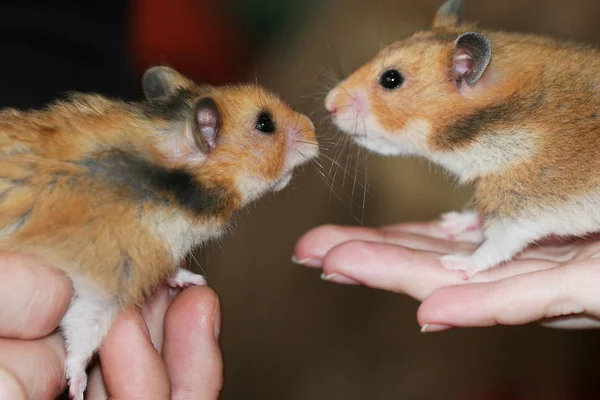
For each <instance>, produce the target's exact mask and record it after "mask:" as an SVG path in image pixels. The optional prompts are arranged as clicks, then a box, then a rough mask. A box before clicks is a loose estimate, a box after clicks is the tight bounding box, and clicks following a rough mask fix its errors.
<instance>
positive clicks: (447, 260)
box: [440, 254, 486, 280]
mask: <svg viewBox="0 0 600 400" xmlns="http://www.w3.org/2000/svg"><path fill="white" fill-rule="evenodd" d="M440 262H441V263H442V267H444V268H446V269H448V270H451V271H464V273H465V280H468V279H471V278H472V277H473V276H475V274H477V273H478V272H481V271H483V270H485V269H486V268H481V267H480V266H479V265H477V264H475V263H474V262H473V259H472V257H471V256H470V255H465V254H448V255H445V256H442V257H440Z"/></svg>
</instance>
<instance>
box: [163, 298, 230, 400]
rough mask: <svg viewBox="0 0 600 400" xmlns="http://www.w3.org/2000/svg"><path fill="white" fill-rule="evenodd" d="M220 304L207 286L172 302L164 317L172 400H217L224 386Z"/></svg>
mask: <svg viewBox="0 0 600 400" xmlns="http://www.w3.org/2000/svg"><path fill="white" fill-rule="evenodd" d="M220 321H221V316H220V309H219V300H218V298H217V295H216V294H215V292H214V291H213V290H211V289H210V288H208V287H206V286H199V287H191V288H189V289H186V290H184V291H183V292H182V293H181V294H180V295H179V296H177V297H176V298H175V300H174V301H173V304H171V306H170V307H169V310H168V311H167V315H166V317H165V341H164V345H163V357H164V360H165V363H166V365H167V370H168V372H169V377H170V378H171V385H172V391H173V399H178V400H184V399H205V400H210V399H217V398H218V396H219V392H220V391H221V387H222V385H223V361H222V356H221V349H220V348H219V343H218V336H219V331H220V329H221V327H220Z"/></svg>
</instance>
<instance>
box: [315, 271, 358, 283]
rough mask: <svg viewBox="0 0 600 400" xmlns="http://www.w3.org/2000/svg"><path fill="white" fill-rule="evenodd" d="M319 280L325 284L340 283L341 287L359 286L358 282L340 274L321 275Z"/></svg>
mask: <svg viewBox="0 0 600 400" xmlns="http://www.w3.org/2000/svg"><path fill="white" fill-rule="evenodd" d="M321 279H322V280H324V281H326V282H335V283H340V284H342V285H360V283H359V282H357V281H355V280H354V279H350V278H347V277H345V276H343V275H340V274H329V275H328V274H324V273H323V274H321Z"/></svg>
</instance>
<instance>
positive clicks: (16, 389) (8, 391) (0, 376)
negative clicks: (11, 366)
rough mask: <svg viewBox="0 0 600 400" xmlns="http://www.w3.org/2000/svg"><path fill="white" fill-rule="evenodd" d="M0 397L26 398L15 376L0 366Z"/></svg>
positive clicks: (22, 399) (15, 399)
mask: <svg viewBox="0 0 600 400" xmlns="http://www.w3.org/2000/svg"><path fill="white" fill-rule="evenodd" d="M0 399H7V400H8V399H10V400H25V399H26V397H25V390H24V389H23V387H22V386H21V384H20V383H19V381H18V380H17V378H16V377H15V376H14V375H13V374H11V373H10V372H8V371H7V370H5V369H4V368H0Z"/></svg>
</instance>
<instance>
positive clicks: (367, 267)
mask: <svg viewBox="0 0 600 400" xmlns="http://www.w3.org/2000/svg"><path fill="white" fill-rule="evenodd" d="M323 272H324V274H325V277H326V278H328V277H329V279H330V280H333V281H334V282H335V281H337V279H339V278H340V277H344V278H346V279H350V280H351V281H355V282H357V283H360V284H363V285H366V286H369V287H372V288H376V289H383V290H389V291H393V292H399V293H405V294H408V295H409V296H412V297H414V298H416V299H418V300H421V299H423V298H425V297H426V296H429V295H430V294H431V293H432V292H433V291H435V290H437V289H438V288H440V287H443V286H448V285H456V284H461V283H463V282H464V279H463V273H462V272H459V271H450V270H447V269H444V268H442V267H441V265H440V262H439V260H438V255H436V254H432V253H428V252H425V251H420V250H413V249H408V248H405V247H401V246H395V245H389V244H382V243H373V242H359V241H351V242H346V243H343V244H341V245H339V246H337V247H335V248H334V249H332V250H331V251H330V252H329V253H328V254H327V256H326V257H325V259H324V265H323ZM332 276H333V277H332ZM340 283H344V282H340Z"/></svg>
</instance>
